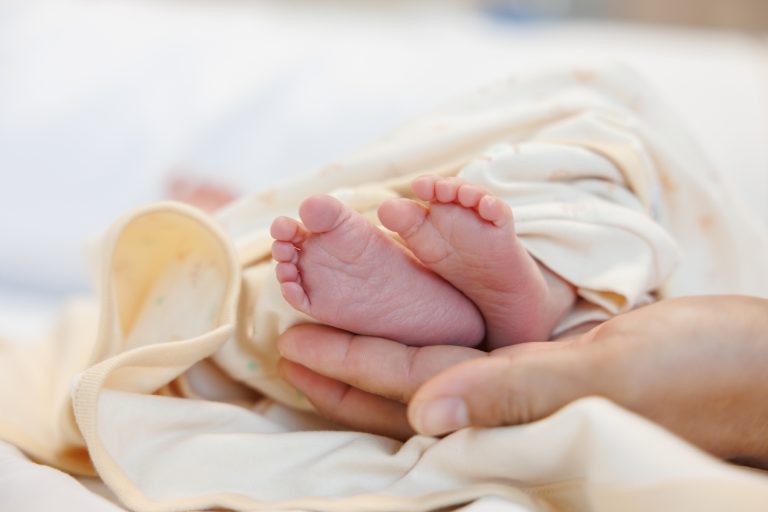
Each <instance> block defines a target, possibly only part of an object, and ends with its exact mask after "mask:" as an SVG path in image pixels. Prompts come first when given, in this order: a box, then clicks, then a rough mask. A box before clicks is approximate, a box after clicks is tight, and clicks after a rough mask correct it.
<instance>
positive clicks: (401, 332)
mask: <svg viewBox="0 0 768 512" xmlns="http://www.w3.org/2000/svg"><path fill="white" fill-rule="evenodd" d="M299 215H300V217H301V220H302V222H298V221H296V220H293V219H290V218H288V217H278V218H277V219H275V221H274V222H273V223H272V227H271V234H272V237H273V238H274V239H275V242H274V243H273V244H272V257H273V258H274V259H275V260H276V261H277V262H278V263H277V266H276V267H275V273H276V275H277V280H278V281H279V282H280V290H281V292H282V294H283V297H284V298H285V300H286V301H287V302H288V303H289V304H290V305H291V306H293V307H294V308H295V309H297V310H299V311H301V312H303V313H306V314H308V315H310V316H311V317H313V318H315V319H316V320H318V321H320V322H322V323H324V324H327V325H332V326H334V327H338V328H341V329H346V330H349V331H353V332H356V333H360V334H369V335H375V336H385V337H388V338H394V339H397V340H399V341H400V342H402V343H406V344H413V345H431V344H436V343H446V344H457V345H467V346H473V345H478V344H479V343H480V342H481V341H482V340H483V336H484V330H485V328H484V325H483V318H482V317H481V316H480V313H479V312H478V311H477V308H476V307H475V305H474V304H472V302H471V301H469V300H468V299H467V298H466V297H465V296H464V295H463V294H462V293H461V292H460V291H458V290H457V289H455V288H454V287H453V286H451V285H450V284H449V283H448V282H446V281H445V280H444V279H443V278H441V277H440V276H438V275H437V274H435V273H434V272H431V271H430V270H428V269H427V268H426V267H424V265H422V264H421V262H419V261H418V260H417V259H416V258H414V257H413V255H412V254H410V253H409V252H408V251H406V250H405V249H404V248H403V246H402V245H401V244H399V243H398V242H396V241H395V240H394V239H393V238H392V237H390V236H387V235H385V234H384V233H383V232H382V231H381V230H379V229H378V228H376V227H375V226H373V225H372V224H371V223H370V222H368V221H367V220H366V219H365V218H364V217H363V216H362V215H360V214H359V213H357V212H355V211H353V210H352V209H350V208H349V207H347V206H345V205H343V204H342V203H341V202H340V201H338V200H337V199H334V198H333V197H330V196H322V195H320V196H312V197H310V198H308V199H306V200H305V201H304V202H302V204H301V206H300V208H299Z"/></svg>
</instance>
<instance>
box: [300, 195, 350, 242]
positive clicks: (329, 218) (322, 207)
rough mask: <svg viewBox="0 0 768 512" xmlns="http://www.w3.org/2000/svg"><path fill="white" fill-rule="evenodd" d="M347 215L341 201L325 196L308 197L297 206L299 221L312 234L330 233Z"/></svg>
mask: <svg viewBox="0 0 768 512" xmlns="http://www.w3.org/2000/svg"><path fill="white" fill-rule="evenodd" d="M347 213H348V212H347V207H346V206H344V205H343V204H342V203H341V201H339V200H338V199H336V198H334V197H331V196H325V195H318V196H312V197H309V198H307V199H305V200H304V202H302V203H301V206H299V216H300V217H301V221H302V222H303V223H304V226H306V228H307V229H308V230H309V231H311V232H313V233H325V232H327V231H331V230H332V229H334V228H336V227H337V226H338V225H339V224H341V223H342V222H343V221H344V219H345V217H346V215H345V214H347Z"/></svg>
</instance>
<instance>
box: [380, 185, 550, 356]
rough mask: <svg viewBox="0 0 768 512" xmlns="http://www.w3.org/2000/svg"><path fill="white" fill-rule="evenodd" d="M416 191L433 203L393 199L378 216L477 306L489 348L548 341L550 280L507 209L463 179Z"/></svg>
mask: <svg viewBox="0 0 768 512" xmlns="http://www.w3.org/2000/svg"><path fill="white" fill-rule="evenodd" d="M412 188H413V191H414V193H415V194H416V196H418V197H419V198H420V199H422V200H424V201H429V202H430V206H429V208H427V207H425V206H423V205H422V204H420V203H417V202H415V201H411V200H408V199H392V200H389V201H386V202H385V203H383V204H382V205H381V206H380V207H379V219H380V220H381V222H382V224H383V225H384V226H385V227H387V228H389V229H391V230H392V231H395V232H397V233H398V234H399V235H400V236H401V237H402V238H403V240H404V241H405V243H406V245H407V246H408V248H410V249H411V251H413V253H414V255H415V256H416V257H417V258H418V259H419V260H420V261H421V262H422V263H423V264H424V265H425V266H426V267H427V268H429V269H430V270H432V271H434V272H435V273H437V274H439V275H440V276H442V277H443V278H444V279H445V280H447V281H448V282H450V283H451V284H453V285H454V286H455V287H456V288H457V289H458V290H461V291H462V292H463V293H464V295H466V296H467V297H468V298H469V299H470V300H471V301H472V302H473V303H474V304H475V305H476V306H477V307H478V309H479V310H480V312H481V314H482V315H483V317H484V319H485V325H486V340H487V342H488V347H489V348H491V349H493V348H497V347H500V346H504V345H509V344H512V343H519V342H523V341H532V340H545V339H548V337H549V335H550V332H551V329H552V328H553V327H554V323H555V322H556V321H557V319H558V318H552V317H553V316H554V315H553V310H552V307H551V304H550V297H549V288H548V284H547V280H546V279H545V277H544V274H543V273H542V271H541V269H540V268H539V266H538V264H537V263H536V261H535V260H534V259H533V258H532V257H531V256H530V254H528V252H527V251H526V250H525V248H524V247H523V246H522V244H521V243H520V241H519V239H518V238H517V236H516V235H515V230H514V223H513V221H512V211H511V210H510V208H509V206H508V205H507V204H506V203H504V202H503V201H502V200H501V199H499V198H497V197H494V196H492V195H490V194H489V193H488V192H487V191H485V190H484V189H483V188H481V187H478V186H475V185H471V184H467V183H464V182H463V181H461V180H459V179H457V178H447V179H439V178H436V177H433V176H425V177H421V178H419V179H417V180H415V181H414V182H413V184H412ZM558 316H559V313H558Z"/></svg>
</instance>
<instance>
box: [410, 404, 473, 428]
mask: <svg viewBox="0 0 768 512" xmlns="http://www.w3.org/2000/svg"><path fill="white" fill-rule="evenodd" d="M414 417H415V423H416V425H414V426H415V427H416V430H418V431H419V432H420V433H422V434H427V435H438V434H444V433H446V432H452V431H454V430H458V429H460V428H464V427H468V426H469V412H468V411H467V404H465V403H464V400H462V399H460V398H438V399H437V400H432V401H430V402H426V403H424V404H421V405H418V406H416V411H415V412H414Z"/></svg>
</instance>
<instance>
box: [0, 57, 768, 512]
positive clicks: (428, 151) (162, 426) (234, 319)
mask: <svg viewBox="0 0 768 512" xmlns="http://www.w3.org/2000/svg"><path fill="white" fill-rule="evenodd" d="M424 173H439V174H443V175H455V174H460V175H462V176H463V177H464V178H465V179H467V180H470V181H473V182H475V183H479V184H482V185H485V186H487V187H488V188H490V189H491V190H492V191H493V192H494V193H497V194H498V195H500V196H501V197H503V198H504V199H505V200H507V201H508V202H509V203H510V204H512V206H513V209H514V213H515V218H516V227H517V230H518V232H519V234H520V237H521V239H522V241H523V243H524V244H525V245H526V247H527V248H528V249H529V250H530V251H531V252H532V253H533V254H534V255H535V256H536V257H537V258H539V259H540V260H541V261H543V262H544V263H545V264H546V265H547V266H548V267H550V268H551V269H552V270H553V271H555V272H556V273H558V274H560V275H561V276H563V277H564V278H566V279H568V280H569V281H571V282H572V283H573V284H574V285H575V286H576V287H577V290H578V293H579V297H580V299H581V300H580V301H579V303H578V304H577V306H576V307H575V308H574V311H573V312H571V314H569V315H568V317H567V318H566V319H564V320H563V322H562V323H561V325H560V326H559V329H565V328H567V327H569V326H571V325H574V324H576V323H579V322H581V321H584V320H589V319H604V318H608V317H609V316H610V315H612V314H616V313H618V312H621V311H626V310H628V309H631V308H633V307H635V306H637V305H639V304H643V303H645V302H647V301H649V300H651V299H652V297H653V295H657V296H662V297H663V296H672V295H681V294H692V293H714V292H730V293H753V294H762V295H766V294H768V267H766V266H765V265H764V262H765V261H766V259H767V258H766V256H768V242H766V236H765V233H761V232H760V231H759V230H758V229H757V228H756V226H755V225H753V224H752V223H751V222H750V220H749V219H748V218H746V216H745V215H744V214H743V213H742V211H741V209H740V207H739V205H738V204H737V202H735V201H734V200H732V199H731V198H730V196H728V194H727V193H726V192H725V191H724V189H723V185H722V184H721V183H719V182H718V180H717V177H716V176H715V174H714V172H712V171H711V169H710V168H709V167H708V165H707V163H706V162H705V161H703V159H702V156H701V154H700V152H699V151H697V149H696V148H695V146H693V145H692V144H691V143H690V142H689V141H687V140H686V139H685V136H684V135H683V134H682V132H681V131H680V129H679V128H678V127H676V125H675V122H674V119H673V118H672V116H670V114H669V113H668V111H667V109H666V108H665V107H664V106H663V105H660V103H659V102H658V101H657V100H656V99H655V98H654V97H653V96H652V95H651V94H650V93H649V92H648V91H646V90H645V88H644V87H643V86H642V85H641V83H640V80H639V79H638V78H637V77H636V76H635V75H634V74H632V73H630V72H628V71H627V70H624V69H618V68H608V69H576V70H560V71H554V72H547V73H542V74H533V75H529V76H520V77H512V78H509V79H508V80H505V81H503V82H501V83H499V84H497V85H495V86H491V87H488V88H484V89H482V90H479V91H476V92H475V93H473V94H471V95H469V96H467V97H466V98H463V99H461V100H458V101H456V102H453V103H451V104H448V105H446V106H445V107H443V108H441V109H438V110H436V111H435V112H432V113H430V114H426V115H424V116H423V117H422V118H420V119H418V120H416V121H415V122H413V123H411V124H409V125H407V126H405V127H403V128H402V129H401V130H399V131H398V132H396V133H394V134H393V135H392V136H391V137H389V138H386V139H383V140H381V141H380V142H378V143H377V144H374V145H372V146H370V147H368V148H365V149H364V150H363V151H361V152H360V153H359V154H357V155H353V156H352V157H350V158H348V159H346V160H343V161H340V162H337V163H334V164H332V165H330V166H328V167H327V168H325V169H322V170H320V171H318V172H317V173H315V174H313V175H310V176H307V177H306V178H303V179H301V180H298V181H296V182H293V183H289V184H285V185H282V186H280V187H278V188H275V189H274V190H270V191H267V192H264V193H260V194H257V195H253V196H250V197H247V198H245V199H243V200H241V201H239V202H238V203H236V204H234V205H233V206H231V207H229V208H227V209H226V210H225V211H222V212H220V213H219V214H218V215H217V216H216V218H215V219H211V218H209V217H207V216H206V215H204V214H202V213H201V212H199V211H197V210H195V209H193V208H190V207H186V206H183V205H180V204H174V203H161V204H156V205H151V206H148V207H146V208H143V209H141V210H139V211H136V212H132V213H130V214H128V215H126V216H125V217H123V218H122V219H120V220H119V221H117V222H116V223H115V224H114V225H113V227H112V228H111V229H110V231H109V232H108V233H107V235H106V236H105V238H104V240H103V242H102V244H101V246H100V247H99V249H98V251H97V253H96V254H95V260H94V263H93V265H94V269H96V272H95V274H96V276H97V280H98V287H97V295H96V299H95V300H93V301H87V300H84V301H80V302H76V303H72V304H70V305H69V307H68V309H67V310H66V311H65V312H64V314H63V315H62V320H61V325H60V326H59V328H58V330H57V331H56V334H55V336H54V337H53V339H51V340H46V341H43V342H42V343H40V344H39V345H35V346H17V345H14V344H12V343H6V344H4V345H2V346H0V407H2V410H3V411H5V414H4V415H3V417H2V418H1V419H0V439H3V440H5V441H7V442H9V443H11V444H13V445H16V446H17V447H19V448H21V449H22V450H23V451H24V452H25V453H27V454H28V455H29V456H30V457H32V458H33V459H35V460H37V461H39V462H42V463H44V464H48V465H51V466H55V467H57V468H60V469H62V470H65V471H67V472H71V473H75V474H80V475H92V474H97V475H98V476H99V477H100V478H101V479H102V480H103V481H104V482H105V483H106V484H107V486H109V488H110V489H111V490H112V491H113V492H114V493H115V494H116V496H117V497H118V498H119V499H120V500H121V501H122V502H123V504H125V505H126V506H127V507H128V508H130V509H133V510H140V511H177V510H178V511H180V510H190V509H204V508H216V507H229V508H234V509H248V510H262V509H270V510H271V509H278V508H279V509H297V508H298V509H302V508H303V509H311V510H317V509H327V510H425V509H431V508H439V507H450V506H454V507H455V506H459V505H461V504H463V503H466V502H468V501H471V500H473V499H475V498H477V497H480V496H487V495H496V496H500V497H502V498H504V499H505V500H507V501H508V502H509V503H517V504H519V505H520V506H522V507H526V508H527V509H529V510H541V511H544V510H553V509H554V510H587V509H589V510H606V511H607V510H670V511H671V510H682V509H690V508H692V507H693V508H695V509H697V510H721V509H723V508H725V507H726V506H727V504H729V503H731V502H733V500H738V502H739V506H740V509H741V510H762V509H764V504H765V503H766V502H768V479H766V478H765V477H764V476H763V475H762V474H758V473H751V472H748V471H745V470H742V469H738V468H734V467H731V466H728V465H725V464H722V463H720V462H717V461H715V460H713V459H711V458H709V457H707V456H706V455H703V454H701V453H700V452H698V451H697V450H695V449H694V448H692V447H690V446H688V445H687V444H685V443H684V442H682V441H680V440H679V439H676V438H675V437H673V436H672V435H670V434H668V433H666V432H664V431H663V430H661V429H659V428H657V427H655V426H653V425H651V424H649V423H648V422H646V421H645V420H643V419H641V418H638V417H636V416H634V415H632V414H630V413H628V412H626V411H623V410H621V409H620V408H618V407H616V406H614V405H612V404H610V403H608V402H605V401H603V400H600V399H587V400H583V401H580V402H577V403H574V404H572V405H570V406H569V407H567V408H565V409H564V410H562V411H560V412H559V413H557V414H556V415H554V416H552V417H551V418H548V419H546V420H544V421H542V422H539V423H536V424H533V425H529V426H520V427H509V428H496V429H484V430H471V429H470V430H465V431H461V432H458V433H456V434H454V435H452V436H448V437H446V438H444V439H440V440H438V439H434V438H427V437H414V438H413V439H411V440H410V441H408V442H407V443H405V444H402V443H399V442H396V441H393V440H390V439H386V438H382V437H377V436H373V435H368V434H362V433H356V432H346V431H339V430H338V429H337V427H335V426H333V425H330V424H328V423H327V422H325V421H323V420H321V419H318V418H316V417H315V416H314V415H312V414H311V413H309V412H305V411H304V412H303V411H301V409H308V408H309V407H308V405H307V403H306V401H305V400H304V399H303V397H301V396H300V395H299V394H297V393H296V391H295V390H293V389H292V388H291V387H290V386H289V385H287V384H286V383H285V382H284V381H282V380H281V379H280V378H279V377H278V376H277V375H276V373H275V371H274V365H275V362H276V359H277V353H276V351H275V349H274V343H275V340H276V338H277V336H278V334H279V333H280V332H281V331H283V330H284V329H285V328H286V327H288V326H289V325H291V324H293V323H295V322H297V321H301V320H306V318H304V317H302V316H301V315H300V314H298V313H296V312H295V311H293V310H292V309H291V308H290V307H289V306H288V305H287V304H286V303H285V302H284V301H283V300H282V298H281V297H280V293H279V289H278V287H277V285H276V281H275V279H274V277H273V274H272V265H271V263H270V261H269V246H270V242H271V241H270V239H269V236H268V232H267V228H268V226H269V223H270V222H271V220H272V219H273V218H274V217H275V216H277V215H281V214H288V215H295V212H296V208H297V205H298V203H299V201H300V200H301V199H303V198H304V197H306V196H307V195H309V194H312V193H322V192H329V193H333V194H335V195H336V196H337V197H340V198H341V199H343V200H345V201H346V202H347V203H349V204H350V205H352V206H353V207H354V208H356V209H358V210H359V211H361V212H364V213H365V214H366V215H369V216H370V217H371V218H372V220H373V219H374V217H373V211H374V209H375V207H376V206H377V205H378V204H379V203H380V202H381V201H382V200H383V199H385V198H388V197H396V196H400V195H407V193H408V188H407V184H408V182H409V181H410V180H411V178H412V177H414V176H415V175H418V174H424ZM681 258H682V259H681ZM678 260H680V264H679V265H677V267H676V266H675V265H676V263H677V262H678ZM262 395H263V396H266V397H268V398H266V399H260V396H262ZM287 405H288V406H293V407H295V408H296V409H293V408H289V407H287ZM7 460H11V461H12V463H13V464H16V465H17V466H18V464H20V463H24V462H25V461H21V462H19V460H18V457H16V458H9V459H7ZM26 463H27V464H29V463H28V462H26ZM9 464H10V463H9ZM8 467H11V466H8ZM0 468H3V466H0ZM83 492H87V491H84V490H83Z"/></svg>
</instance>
